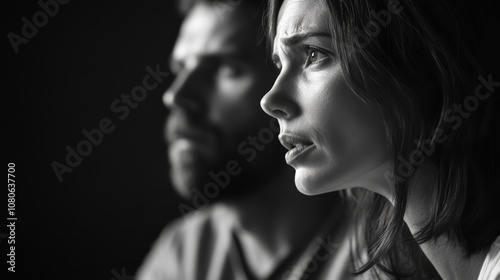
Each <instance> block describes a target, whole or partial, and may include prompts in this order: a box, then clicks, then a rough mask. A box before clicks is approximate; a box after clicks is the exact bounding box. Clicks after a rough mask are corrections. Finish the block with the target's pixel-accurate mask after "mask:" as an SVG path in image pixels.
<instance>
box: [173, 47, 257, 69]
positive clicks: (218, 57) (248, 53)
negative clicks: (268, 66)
mask: <svg viewBox="0 0 500 280" xmlns="http://www.w3.org/2000/svg"><path fill="white" fill-rule="evenodd" d="M198 58H199V59H200V60H201V61H205V62H209V61H223V60H228V59H229V60H240V61H251V60H252V59H253V52H252V49H250V48H249V49H241V50H229V51H221V52H214V53H205V54H199V55H198ZM168 65H169V67H170V69H171V70H172V71H174V70H176V69H177V70H180V69H182V68H183V67H184V61H183V59H176V58H175V57H173V56H170V58H169V59H168Z"/></svg>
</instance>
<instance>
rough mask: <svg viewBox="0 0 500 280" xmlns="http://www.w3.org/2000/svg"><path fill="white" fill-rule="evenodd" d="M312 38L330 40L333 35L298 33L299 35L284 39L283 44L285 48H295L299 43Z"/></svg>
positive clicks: (325, 33) (326, 33)
mask: <svg viewBox="0 0 500 280" xmlns="http://www.w3.org/2000/svg"><path fill="white" fill-rule="evenodd" d="M310 37H328V38H330V37H331V35H330V33H328V32H305V33H297V34H294V35H292V36H290V37H287V38H282V39H281V43H282V44H284V45H285V46H294V45H297V44H298V43H300V42H302V41H304V40H306V39H307V38H310Z"/></svg>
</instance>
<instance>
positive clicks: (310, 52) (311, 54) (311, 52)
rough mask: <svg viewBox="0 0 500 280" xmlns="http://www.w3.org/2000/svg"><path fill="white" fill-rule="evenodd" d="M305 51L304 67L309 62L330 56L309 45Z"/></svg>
mask: <svg viewBox="0 0 500 280" xmlns="http://www.w3.org/2000/svg"><path fill="white" fill-rule="evenodd" d="M305 53H306V56H307V57H306V67H307V66H309V65H311V64H314V63H317V62H321V61H323V60H325V59H330V58H331V57H330V55H329V54H327V53H326V52H324V51H322V50H319V49H317V48H313V47H310V46H307V47H306V49H305Z"/></svg>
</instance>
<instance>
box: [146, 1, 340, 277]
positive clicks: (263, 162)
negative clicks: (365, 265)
mask: <svg viewBox="0 0 500 280" xmlns="http://www.w3.org/2000/svg"><path fill="white" fill-rule="evenodd" d="M257 2H258V1H239V2H238V1H232V2H231V3H232V4H233V6H227V5H229V4H228V3H229V2H222V1H221V2H218V1H190V3H189V4H188V5H186V7H185V8H186V10H184V11H183V12H184V13H186V12H187V15H186V18H185V21H184V22H183V25H182V27H181V31H180V34H179V37H178V39H177V42H176V45H175V47H174V50H173V53H172V56H171V65H170V66H171V71H172V73H173V74H175V75H176V79H175V81H174V82H173V84H172V85H171V87H170V88H169V89H168V90H167V92H166V93H165V95H164V103H165V104H166V106H167V108H168V109H169V117H168V120H167V128H166V131H167V140H168V146H169V149H168V150H169V162H170V165H171V170H170V175H171V179H172V182H173V185H174V187H175V189H176V191H177V192H178V193H179V194H180V195H181V196H182V197H184V198H186V199H187V200H188V201H189V202H190V204H189V205H187V204H184V203H183V204H181V205H180V206H179V208H180V211H181V212H182V214H183V218H181V219H179V220H177V221H174V222H173V223H172V224H170V225H169V226H167V228H166V229H165V230H164V232H163V233H162V234H161V236H160V237H159V239H158V240H157V242H156V244H155V245H154V247H153V249H152V251H151V253H150V254H149V256H148V257H147V258H146V260H145V262H144V264H143V266H142V267H141V269H140V270H139V279H142V280H150V279H176V280H191V279H345V273H346V269H345V268H346V267H348V266H349V265H348V259H349V248H348V242H347V241H346V240H347V234H346V228H347V227H346V224H347V222H346V221H345V220H346V219H345V216H346V215H345V211H344V210H343V209H344V208H345V206H344V205H343V204H342V202H341V201H340V200H339V199H338V197H337V196H336V195H327V196H319V197H307V196H304V195H302V194H300V193H299V192H298V191H297V190H296V188H295V185H294V182H293V177H294V176H293V169H292V168H289V167H287V166H286V165H285V163H284V159H283V151H282V150H281V149H282V148H281V146H280V145H279V142H278V141H277V140H276V135H277V132H279V126H278V124H277V123H275V122H272V121H271V119H269V118H268V117H267V116H266V115H265V114H264V113H263V112H262V111H261V109H260V107H259V101H260V99H261V97H262V96H263V95H264V94H265V93H266V92H267V91H268V90H269V89H270V88H271V86H272V84H273V82H274V79H275V78H276V75H275V73H274V71H273V70H272V69H271V68H270V67H269V63H268V61H267V59H266V55H265V47H264V46H263V44H259V45H258V44H257V43H258V41H259V40H258V37H259V27H260V24H261V17H262V7H261V4H262V3H257ZM183 4H186V3H183ZM221 5H226V6H221ZM191 203H192V204H191ZM207 205H208V206H207Z"/></svg>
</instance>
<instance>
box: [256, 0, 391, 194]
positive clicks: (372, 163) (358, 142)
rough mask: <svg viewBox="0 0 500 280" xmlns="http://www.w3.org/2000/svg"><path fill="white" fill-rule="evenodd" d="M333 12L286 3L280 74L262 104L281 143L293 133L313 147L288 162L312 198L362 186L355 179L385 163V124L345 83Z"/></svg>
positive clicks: (276, 49) (276, 54) (279, 39)
mask: <svg viewBox="0 0 500 280" xmlns="http://www.w3.org/2000/svg"><path fill="white" fill-rule="evenodd" d="M327 11H328V10H327V9H326V7H323V6H322V3H321V1H314V2H306V1H285V2H284V3H283V6H282V8H281V10H280V12H279V15H278V25H277V35H276V37H275V38H274V46H273V61H274V62H275V63H276V65H277V67H278V68H279V69H281V70H280V74H279V76H278V78H277V80H276V82H275V84H274V86H273V88H272V89H271V90H270V91H269V92H268V93H267V94H266V95H265V96H264V98H263V99H262V100H261V106H262V108H263V109H264V111H265V112H266V113H268V114H269V115H271V116H273V117H275V118H277V119H278V121H279V124H280V128H281V133H280V140H282V139H284V138H286V135H291V136H292V137H293V136H298V137H299V138H302V139H303V140H304V141H305V142H308V143H312V147H311V148H310V149H309V150H308V151H306V152H304V153H303V154H301V155H300V156H299V157H296V158H295V159H293V160H291V161H290V160H287V161H288V164H290V165H291V166H293V167H294V168H295V170H296V173H295V184H296V186H297V188H298V189H299V191H300V192H302V193H304V194H308V195H313V194H319V193H324V192H330V191H336V190H340V189H345V188H347V187H353V186H356V184H357V183H356V184H354V185H352V184H353V180H354V179H355V178H359V177H360V176H363V175H367V174H369V173H370V172H372V171H373V170H375V169H377V167H379V166H381V165H382V164H384V163H385V162H386V148H385V146H386V144H385V131H384V126H383V122H382V120H381V118H380V117H379V114H378V113H377V111H376V110H374V109H372V108H370V106H368V104H366V103H365V102H364V101H363V100H361V99H360V98H359V97H358V96H357V95H356V94H355V92H353V91H352V90H351V89H350V88H349V86H348V85H347V84H346V82H345V80H344V78H343V74H342V71H341V65H340V62H339V61H338V60H337V59H336V57H335V54H334V52H333V47H332V39H331V36H330V35H329V33H328V26H327V23H328V21H329V15H328V12H327ZM297 36H298V37H297ZM290 38H298V39H296V40H295V39H292V40H291V41H292V42H289V41H290ZM287 41H288V42H287ZM368 177H372V176H371V175H370V176H368ZM368 177H366V178H365V179H366V180H367V181H370V182H371V181H374V179H370V178H368ZM377 180H378V179H377ZM356 181H357V182H358V183H359V184H362V183H363V182H362V181H358V180H356Z"/></svg>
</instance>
